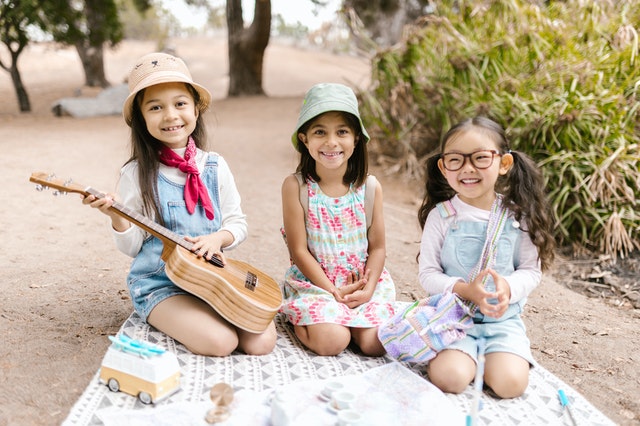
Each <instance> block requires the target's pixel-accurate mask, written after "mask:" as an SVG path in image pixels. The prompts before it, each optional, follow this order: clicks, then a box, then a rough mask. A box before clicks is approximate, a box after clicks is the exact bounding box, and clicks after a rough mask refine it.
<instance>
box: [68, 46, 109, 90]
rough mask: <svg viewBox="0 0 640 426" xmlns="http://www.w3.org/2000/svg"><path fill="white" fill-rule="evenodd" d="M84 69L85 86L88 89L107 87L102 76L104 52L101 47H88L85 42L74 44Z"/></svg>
mask: <svg viewBox="0 0 640 426" xmlns="http://www.w3.org/2000/svg"><path fill="white" fill-rule="evenodd" d="M75 46H76V50H77V51H78V56H80V61H81V62H82V68H83V69H84V78H85V83H84V84H85V85H86V86H89V87H109V86H110V84H109V81H107V78H106V77H105V74H104V50H103V48H102V45H100V46H90V45H89V43H88V42H87V41H79V42H77V43H76V44H75Z"/></svg>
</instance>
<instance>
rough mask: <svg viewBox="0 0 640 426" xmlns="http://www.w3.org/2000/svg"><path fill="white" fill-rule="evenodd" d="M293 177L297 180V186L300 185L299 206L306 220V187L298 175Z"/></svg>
mask: <svg viewBox="0 0 640 426" xmlns="http://www.w3.org/2000/svg"><path fill="white" fill-rule="evenodd" d="M294 176H295V177H296V179H298V185H300V204H302V209H303V210H304V218H305V220H306V219H307V210H309V193H308V192H307V185H306V184H305V181H304V179H302V175H301V174H300V173H295V174H294Z"/></svg>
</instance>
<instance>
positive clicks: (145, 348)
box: [99, 334, 180, 404]
mask: <svg viewBox="0 0 640 426" xmlns="http://www.w3.org/2000/svg"><path fill="white" fill-rule="evenodd" d="M109 339H110V340H111V342H112V343H111V346H109V348H108V349H107V353H106V354H105V356H104V359H103V360H102V365H101V367H100V375H99V379H100V382H101V383H104V384H106V385H107V387H108V388H109V390H111V391H112V392H118V391H122V392H125V393H128V394H130V395H133V396H137V397H138V399H140V401H141V402H142V403H144V404H151V403H156V402H158V401H160V400H161V399H163V398H166V397H167V396H169V395H171V394H172V393H174V392H175V391H177V390H178V389H179V388H180V366H179V364H178V359H177V358H176V356H175V354H173V353H172V352H169V351H167V350H166V349H164V348H161V347H160V346H156V345H153V344H151V343H148V342H143V341H140V340H134V339H131V338H130V337H127V336H125V335H124V334H120V335H118V336H115V337H114V336H109Z"/></svg>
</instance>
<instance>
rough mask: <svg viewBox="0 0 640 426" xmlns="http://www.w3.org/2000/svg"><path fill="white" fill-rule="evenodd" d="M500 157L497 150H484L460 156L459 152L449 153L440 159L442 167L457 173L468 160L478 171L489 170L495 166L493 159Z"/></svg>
mask: <svg viewBox="0 0 640 426" xmlns="http://www.w3.org/2000/svg"><path fill="white" fill-rule="evenodd" d="M496 155H497V156H498V157H500V156H501V155H502V154H500V153H499V152H498V151H496V150H490V149H483V150H481V151H475V152H472V153H470V154H460V153H459V152H448V153H446V154H442V155H441V156H440V158H441V159H442V165H443V166H444V168H445V169H447V170H449V171H450V172H455V171H458V170H460V169H461V168H462V167H463V166H464V163H465V162H466V160H467V158H468V159H469V161H471V164H472V165H473V167H475V168H476V169H480V170H482V169H488V168H489V167H491V165H492V164H493V157H495V156H496Z"/></svg>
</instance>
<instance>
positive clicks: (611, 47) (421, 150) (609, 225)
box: [360, 0, 640, 258]
mask: <svg viewBox="0 0 640 426" xmlns="http://www.w3.org/2000/svg"><path fill="white" fill-rule="evenodd" d="M634 3H635V2H634V1H631V0H629V1H624V0H621V1H600V2H594V1H579V0H567V1H558V2H554V1H552V2H549V3H548V4H547V5H537V4H534V3H532V2H524V1H519V0H510V1H457V2H452V1H442V2H438V10H437V12H436V13H434V14H433V15H428V16H425V17H423V18H422V19H421V20H420V21H418V22H416V23H415V25H413V26H411V27H409V28H407V31H406V35H405V37H404V40H403V42H402V43H400V44H398V45H397V46H395V47H393V48H391V49H388V50H385V51H382V52H379V53H378V54H377V55H376V56H375V57H374V59H373V67H372V70H373V71H372V74H373V75H372V82H373V83H372V87H371V88H370V89H369V90H367V91H363V93H361V94H360V95H361V96H362V98H363V108H362V109H363V115H364V117H365V120H366V122H367V123H368V129H369V130H370V133H372V136H373V140H372V144H371V147H372V151H373V152H374V153H375V155H377V159H378V161H379V162H382V163H385V164H388V165H389V167H390V168H391V170H392V171H393V172H396V173H405V174H408V175H409V176H411V177H414V178H417V179H421V178H422V164H423V160H424V158H425V156H426V155H427V154H428V153H430V152H431V151H432V150H434V149H436V147H437V146H438V143H439V140H440V136H441V135H442V134H443V133H444V132H445V131H446V130H447V129H448V128H449V127H450V126H451V125H452V124H454V123H455V122H457V121H459V120H461V119H463V118H466V117H469V116H473V115H477V114H483V115H487V116H490V117H491V118H493V119H495V120H496V121H498V122H499V123H501V124H502V125H503V126H504V127H505V128H506V129H507V131H508V134H509V135H510V141H511V145H512V148H513V149H518V150H521V151H524V152H527V153H528V154H529V155H531V156H532V157H533V158H534V159H535V160H536V161H537V162H538V163H539V164H540V166H541V167H542V170H543V173H544V176H545V180H546V184H547V189H548V192H549V194H550V198H551V201H552V205H553V208H554V210H555V214H556V216H557V219H558V226H557V228H556V231H557V239H558V241H559V242H560V244H563V245H567V246H569V245H571V246H574V247H581V248H587V249H591V250H596V251H600V252H604V253H607V254H610V255H612V256H614V258H615V257H616V256H626V255H628V254H629V253H630V252H632V251H633V250H635V249H640V214H639V213H638V207H639V202H638V200H639V195H640V189H639V188H640V161H639V160H640V156H639V151H638V146H639V143H640V126H639V124H640V120H639V117H640V116H639V111H638V110H639V108H640V100H639V98H638V91H639V86H640V63H639V61H638V53H639V51H638V30H637V28H638V25H639V24H640V7H637V6H636V5H634ZM454 4H455V5H456V7H454Z"/></svg>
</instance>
